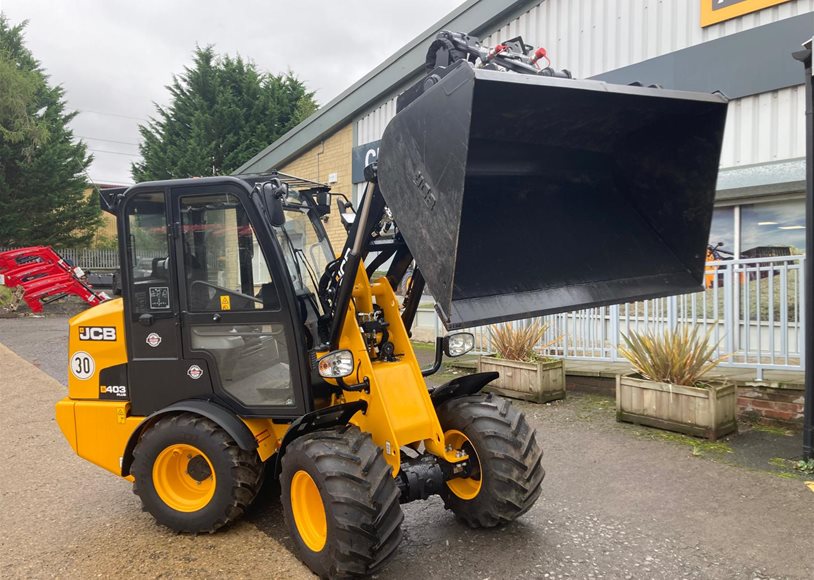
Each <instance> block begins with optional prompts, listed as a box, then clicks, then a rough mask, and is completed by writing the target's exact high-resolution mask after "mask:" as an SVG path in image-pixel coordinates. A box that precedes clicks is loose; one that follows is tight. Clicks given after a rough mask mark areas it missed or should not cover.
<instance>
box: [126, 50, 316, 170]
mask: <svg viewBox="0 0 814 580" xmlns="http://www.w3.org/2000/svg"><path fill="white" fill-rule="evenodd" d="M167 89H168V90H169V92H170V96H171V102H170V104H169V106H168V107H166V108H164V107H161V106H158V105H156V109H157V111H158V114H157V116H156V118H153V119H151V120H150V123H149V124H147V125H143V126H141V127H140V130H141V135H142V137H143V139H144V141H143V143H142V144H141V145H140V147H139V149H140V152H141V155H142V158H143V161H142V162H139V163H134V164H133V165H132V174H133V179H135V180H136V181H145V180H151V179H170V178H177V177H192V176H207V175H226V174H229V173H232V172H233V171H234V170H235V169H237V168H238V167H240V166H241V165H242V164H243V163H245V162H246V161H248V160H249V159H251V158H252V157H253V156H254V155H256V154H257V153H258V152H259V151H260V150H261V149H263V148H264V147H266V146H267V145H268V144H269V143H271V142H273V141H275V140H276V139H277V138H279V137H280V136H281V135H283V134H284V133H285V132H286V131H288V130H289V129H291V128H292V127H294V126H295V125H296V124H297V123H299V122H300V121H302V120H303V119H304V118H306V117H307V116H308V115H310V114H311V113H313V112H314V111H315V110H316V108H317V105H316V102H315V101H314V98H313V95H314V94H313V92H309V91H307V89H306V87H305V85H304V84H303V83H302V82H301V81H299V80H298V79H297V78H296V77H295V76H294V75H293V73H291V72H289V73H288V74H285V75H272V74H268V73H263V72H260V71H258V70H257V67H256V66H255V65H254V63H252V62H246V61H244V60H243V59H242V58H241V57H240V56H237V57H235V58H232V57H229V56H219V55H217V54H215V51H214V49H213V48H212V47H211V46H208V47H206V48H197V49H196V50H195V53H194V60H193V65H192V66H191V67H185V68H184V72H183V74H181V75H179V76H174V77H173V82H172V84H171V85H169V86H168V87H167Z"/></svg>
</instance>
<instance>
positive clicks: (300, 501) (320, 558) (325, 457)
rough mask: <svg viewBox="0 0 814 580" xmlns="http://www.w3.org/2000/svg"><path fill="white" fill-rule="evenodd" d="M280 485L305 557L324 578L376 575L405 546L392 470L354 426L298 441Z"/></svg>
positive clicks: (286, 513)
mask: <svg viewBox="0 0 814 580" xmlns="http://www.w3.org/2000/svg"><path fill="white" fill-rule="evenodd" d="M280 486H281V488H282V494H281V495H282V504H283V514H284V516H285V521H286V524H287V525H288V528H289V529H290V530H291V535H292V537H293V538H294V543H295V544H296V545H297V551H298V553H299V555H300V558H301V559H302V561H303V562H305V564H306V565H307V566H308V567H309V568H311V570H313V571H314V572H315V573H316V574H318V575H319V576H320V577H322V578H352V577H357V576H366V575H369V574H372V573H374V572H376V571H378V570H379V569H381V568H382V567H383V566H384V564H385V563H386V562H387V561H388V560H389V559H390V557H391V556H392V555H393V553H394V552H395V550H396V548H397V547H398V545H399V543H400V542H401V522H402V520H403V519H404V514H403V512H402V511H401V506H400V505H399V490H398V487H397V485H396V482H395V479H394V478H393V472H392V469H391V467H390V466H389V465H388V464H387V462H386V461H385V460H384V456H383V455H382V451H381V449H380V448H379V447H378V446H377V445H376V444H375V443H373V440H372V439H371V437H370V435H369V434H368V433H362V432H361V431H359V429H358V428H357V427H354V426H350V425H343V426H341V427H336V428H333V429H325V430H322V431H315V432H313V433H308V434H307V435H303V436H302V437H300V438H298V439H296V440H294V441H293V442H292V443H291V444H290V445H289V446H288V447H287V448H286V450H285V454H284V455H283V457H282V473H281V476H280Z"/></svg>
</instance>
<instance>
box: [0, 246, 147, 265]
mask: <svg viewBox="0 0 814 580" xmlns="http://www.w3.org/2000/svg"><path fill="white" fill-rule="evenodd" d="M13 249H16V248H2V247H0V252H5V251H6V250H13ZM56 252H57V253H58V254H59V255H60V256H62V257H63V258H65V259H66V260H70V261H71V263H73V265H74V266H79V267H81V268H82V269H83V270H116V269H118V267H119V250H116V249H73V248H59V249H56ZM156 255H158V254H156Z"/></svg>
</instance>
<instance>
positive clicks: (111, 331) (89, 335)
mask: <svg viewBox="0 0 814 580" xmlns="http://www.w3.org/2000/svg"><path fill="white" fill-rule="evenodd" d="M79 340H106V341H114V340H116V327H115V326H80V327H79Z"/></svg>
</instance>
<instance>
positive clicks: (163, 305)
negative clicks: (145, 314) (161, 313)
mask: <svg viewBox="0 0 814 580" xmlns="http://www.w3.org/2000/svg"><path fill="white" fill-rule="evenodd" d="M169 307H170V289H169V287H168V286H153V287H151V288H150V310H167V309H168V308H169Z"/></svg>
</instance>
